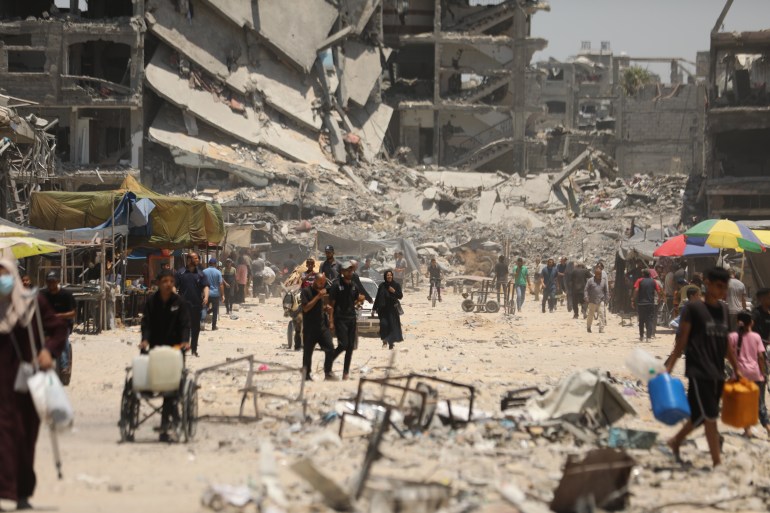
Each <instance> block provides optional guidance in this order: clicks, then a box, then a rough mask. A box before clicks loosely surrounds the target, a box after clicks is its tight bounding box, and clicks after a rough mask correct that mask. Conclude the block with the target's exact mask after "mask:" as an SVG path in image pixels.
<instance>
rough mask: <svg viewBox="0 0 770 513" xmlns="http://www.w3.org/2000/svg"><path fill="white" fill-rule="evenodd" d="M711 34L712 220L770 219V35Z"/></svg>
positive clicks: (708, 174) (708, 194)
mask: <svg viewBox="0 0 770 513" xmlns="http://www.w3.org/2000/svg"><path fill="white" fill-rule="evenodd" d="M731 5H732V2H728V3H727V5H726V6H725V9H724V10H723V12H722V14H721V16H720V17H719V20H718V21H717V23H716V24H715V26H714V29H713V31H712V32H711V53H710V66H709V80H708V107H707V111H706V146H705V147H706V170H705V178H706V180H705V183H704V186H703V187H702V194H703V193H704V192H705V198H706V203H707V210H708V215H709V216H711V217H729V218H732V219H767V218H768V217H770V177H769V176H770V146H769V145H768V144H767V141H768V140H770V95H768V92H767V84H768V83H770V61H769V60H768V59H769V58H768V56H769V55H770V30H760V31H751V32H721V31H720V28H721V27H722V23H723V21H724V19H725V17H726V15H727V14H728V11H729V8H730V6H731Z"/></svg>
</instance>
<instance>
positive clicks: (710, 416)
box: [666, 268, 738, 467]
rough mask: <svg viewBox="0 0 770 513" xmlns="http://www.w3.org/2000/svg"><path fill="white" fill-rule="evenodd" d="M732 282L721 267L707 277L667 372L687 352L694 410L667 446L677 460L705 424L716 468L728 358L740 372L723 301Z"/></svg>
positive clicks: (685, 316)
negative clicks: (689, 437)
mask: <svg viewBox="0 0 770 513" xmlns="http://www.w3.org/2000/svg"><path fill="white" fill-rule="evenodd" d="M729 280H730V275H729V274H728V273H727V271H725V270H724V269H721V268H714V269H712V270H711V271H709V272H708V273H707V274H706V296H705V298H704V301H703V302H701V301H694V302H692V303H690V304H688V306H687V308H685V310H684V312H683V313H682V321H681V323H680V325H679V333H678V334H677V337H676V346H675V347H674V351H673V352H672V353H671V356H669V357H668V360H667V361H666V371H667V372H669V373H671V371H672V370H673V368H674V365H676V362H677V360H678V359H679V357H680V356H682V353H683V352H686V355H687V359H686V360H685V364H686V367H685V375H686V376H687V378H688V379H689V382H690V385H689V388H688V390H687V401H688V402H689V404H690V411H691V415H690V419H689V420H688V421H687V423H686V424H685V425H684V426H682V429H681V430H679V432H678V433H677V434H676V436H674V438H672V439H671V440H669V442H668V446H669V447H670V448H671V451H672V452H673V453H674V456H675V457H676V458H677V460H678V459H679V448H680V447H681V445H682V442H684V440H685V438H687V435H689V434H690V433H691V432H692V431H693V430H694V429H695V428H697V427H699V426H700V425H701V424H703V425H704V429H705V431H706V440H707V441H708V445H709V452H710V453H711V461H712V462H713V464H714V466H715V467H716V466H717V465H719V464H720V463H721V455H720V447H719V431H718V430H717V418H718V417H719V400H720V398H721V397H722V387H723V385H724V379H725V378H724V372H725V358H727V359H728V360H729V361H730V365H731V366H732V367H733V369H735V372H736V374H737V373H738V371H737V369H738V364H737V362H736V360H735V355H734V354H733V352H732V351H729V350H728V346H727V334H728V328H727V322H728V315H727V306H726V305H725V304H723V303H721V302H720V300H723V299H724V298H725V297H726V295H727V282H728V281H729Z"/></svg>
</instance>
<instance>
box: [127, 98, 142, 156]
mask: <svg viewBox="0 0 770 513" xmlns="http://www.w3.org/2000/svg"><path fill="white" fill-rule="evenodd" d="M130 126H131V167H133V168H136V169H142V167H143V164H144V146H143V143H144V109H142V108H141V107H131V121H130Z"/></svg>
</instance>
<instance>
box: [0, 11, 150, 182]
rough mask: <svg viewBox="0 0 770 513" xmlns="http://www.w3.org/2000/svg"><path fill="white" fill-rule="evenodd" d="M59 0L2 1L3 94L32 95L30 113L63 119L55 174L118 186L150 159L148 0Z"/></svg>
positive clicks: (57, 131) (25, 107)
mask: <svg viewBox="0 0 770 513" xmlns="http://www.w3.org/2000/svg"><path fill="white" fill-rule="evenodd" d="M59 3H61V2H55V3H54V2H51V1H50V0H5V1H3V2H0V92H2V93H4V94H6V95H8V96H10V97H12V99H18V98H22V99H24V100H26V102H17V103H18V104H19V105H18V107H17V109H18V112H19V113H20V114H22V115H26V114H29V113H33V114H35V115H36V116H37V117H38V118H42V119H46V120H51V121H54V120H58V122H57V123H56V125H55V126H53V127H51V133H52V134H54V135H55V136H56V146H55V151H56V155H57V157H58V159H59V160H60V161H61V163H62V166H61V168H60V169H59V170H58V172H57V173H56V176H54V177H52V179H53V180H59V181H61V180H66V181H67V185H68V187H71V188H79V187H82V186H89V184H91V185H90V186H93V185H96V184H99V186H105V187H112V186H114V185H115V184H116V183H119V182H120V180H122V178H123V177H124V176H125V174H126V172H127V171H126V170H130V169H134V170H138V169H139V166H140V164H141V161H142V137H143V128H144V112H143V101H142V99H143V98H142V92H143V78H144V65H143V62H144V58H143V55H144V37H143V33H144V24H143V23H142V22H141V16H142V14H143V13H144V2H143V1H142V0H90V1H89V2H87V3H86V2H82V1H80V2H79V1H78V0H70V1H69V2H68V5H66V7H62V8H58V7H57V4H59ZM86 7H87V9H86ZM81 8H83V9H82V10H81ZM97 167H98V168H100V172H99V173H98V175H97V174H95V173H87V172H86V173H84V172H82V170H83V169H88V168H91V169H96V168H97ZM118 168H120V169H119V170H118V171H115V170H116V169H118ZM113 171H115V172H113Z"/></svg>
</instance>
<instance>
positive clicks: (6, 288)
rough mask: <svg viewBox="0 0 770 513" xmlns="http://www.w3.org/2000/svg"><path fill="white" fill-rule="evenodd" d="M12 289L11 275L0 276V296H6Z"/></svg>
mask: <svg viewBox="0 0 770 513" xmlns="http://www.w3.org/2000/svg"><path fill="white" fill-rule="evenodd" d="M12 291H13V275H10V274H4V275H2V276H0V296H8V295H9V294H10V293H11V292H12Z"/></svg>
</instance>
